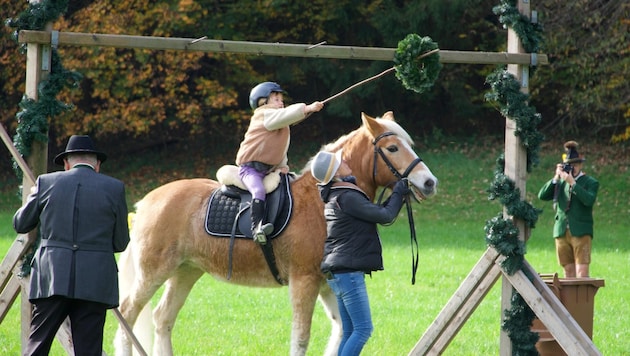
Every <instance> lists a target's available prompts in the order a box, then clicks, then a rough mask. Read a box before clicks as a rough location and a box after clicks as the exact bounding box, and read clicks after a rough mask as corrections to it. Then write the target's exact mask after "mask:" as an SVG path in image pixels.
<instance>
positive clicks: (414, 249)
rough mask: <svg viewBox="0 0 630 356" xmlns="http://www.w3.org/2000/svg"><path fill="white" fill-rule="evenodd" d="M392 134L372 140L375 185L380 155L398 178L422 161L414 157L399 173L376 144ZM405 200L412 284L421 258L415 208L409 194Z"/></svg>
mask: <svg viewBox="0 0 630 356" xmlns="http://www.w3.org/2000/svg"><path fill="white" fill-rule="evenodd" d="M392 135H396V134H395V133H393V132H391V131H387V132H384V133H382V134H380V135H378V136H377V137H376V138H375V139H374V141H372V144H373V145H374V169H373V170H372V181H373V182H374V184H375V185H376V159H377V158H378V156H379V155H380V156H381V158H382V159H383V161H384V162H385V165H387V168H389V170H390V171H391V172H392V173H393V174H394V176H395V177H396V178H397V179H398V180H401V179H403V178H407V176H408V175H409V173H411V171H412V170H413V169H414V167H415V166H417V165H418V163H420V162H422V158H420V157H418V158H416V159H414V160H413V162H411V164H409V167H407V169H405V171H404V172H403V174H400V173H398V171H397V170H396V168H394V166H393V165H392V162H391V161H390V160H389V159H388V158H387V156H385V154H384V153H383V150H381V148H380V147H378V146H376V144H377V143H378V141H380V139H382V138H383V137H387V136H392ZM383 192H385V190H383V191H382V192H381V196H380V197H379V199H378V203H379V204H380V202H381V198H382V197H383ZM403 200H404V202H405V205H406V206H407V219H408V220H409V231H410V233H411V284H416V271H417V270H418V260H419V258H418V239H417V238H416V228H415V224H414V221H413V212H412V211H413V210H412V209H411V200H410V199H409V195H405V197H404V198H403Z"/></svg>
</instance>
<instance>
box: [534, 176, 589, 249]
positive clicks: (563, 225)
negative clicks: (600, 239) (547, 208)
mask: <svg viewBox="0 0 630 356" xmlns="http://www.w3.org/2000/svg"><path fill="white" fill-rule="evenodd" d="M556 185H558V197H557V198H558V200H557V205H556V217H555V220H556V221H555V223H554V225H553V237H554V238H558V237H560V236H564V235H565V232H566V229H567V227H568V228H569V229H570V231H571V235H573V236H576V237H579V236H584V235H591V236H593V205H595V200H596V199H597V190H598V189H599V182H598V181H597V179H595V178H593V177H591V176H587V175H584V174H583V175H581V176H579V177H578V178H577V179H576V181H575V184H574V186H573V188H571V187H569V185H568V184H567V183H566V182H565V181H559V182H557V183H554V181H553V180H550V181H548V182H547V183H545V185H543V187H542V188H541V189H540V192H538V198H539V199H540V200H553V198H554V192H555V189H556Z"/></svg>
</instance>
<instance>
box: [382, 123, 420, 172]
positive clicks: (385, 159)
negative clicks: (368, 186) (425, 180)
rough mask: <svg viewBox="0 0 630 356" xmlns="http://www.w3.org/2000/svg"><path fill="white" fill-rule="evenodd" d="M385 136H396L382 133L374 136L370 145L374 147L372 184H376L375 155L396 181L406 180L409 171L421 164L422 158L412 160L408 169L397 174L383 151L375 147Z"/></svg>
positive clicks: (388, 132) (390, 133)
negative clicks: (378, 156)
mask: <svg viewBox="0 0 630 356" xmlns="http://www.w3.org/2000/svg"><path fill="white" fill-rule="evenodd" d="M387 136H396V134H395V133H393V132H391V131H387V132H383V133H382V134H380V135H378V136H376V138H375V139H374V140H373V141H372V144H373V145H374V169H373V170H372V181H373V182H374V184H376V158H377V155H380V156H381V158H382V159H383V161H385V165H386V166H387V168H389V170H390V171H391V172H392V173H393V174H394V176H395V177H396V178H398V180H401V179H403V178H407V176H408V175H409V173H411V171H412V170H413V169H414V168H415V167H416V166H417V165H418V163H420V162H422V158H420V157H418V158H416V159H414V160H413V162H411V163H410V164H409V167H407V169H405V171H404V172H403V174H400V173H398V171H397V170H396V168H394V166H393V165H392V162H391V161H390V160H389V159H388V158H387V156H385V154H384V153H383V150H382V149H381V148H380V147H378V146H376V144H377V143H378V141H380V140H381V139H382V138H384V137H387Z"/></svg>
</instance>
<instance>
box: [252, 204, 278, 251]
mask: <svg viewBox="0 0 630 356" xmlns="http://www.w3.org/2000/svg"><path fill="white" fill-rule="evenodd" d="M251 214H252V236H253V238H254V241H256V242H257V243H259V244H261V245H264V244H266V243H267V235H270V234H271V233H272V232H273V224H271V223H266V224H263V218H264V216H265V201H264V200H260V199H252V206H251Z"/></svg>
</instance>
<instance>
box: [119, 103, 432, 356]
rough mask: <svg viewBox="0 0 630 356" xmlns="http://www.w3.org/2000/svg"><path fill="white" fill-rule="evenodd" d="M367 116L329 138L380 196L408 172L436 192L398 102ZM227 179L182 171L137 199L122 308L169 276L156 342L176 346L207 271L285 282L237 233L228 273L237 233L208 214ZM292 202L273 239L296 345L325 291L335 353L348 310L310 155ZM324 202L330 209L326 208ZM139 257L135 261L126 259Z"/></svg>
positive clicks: (301, 350) (418, 185) (161, 347)
mask: <svg viewBox="0 0 630 356" xmlns="http://www.w3.org/2000/svg"><path fill="white" fill-rule="evenodd" d="M361 119H362V121H363V125H361V127H359V128H358V129H356V130H354V131H352V132H351V133H349V134H347V135H345V136H343V137H341V138H339V139H338V140H337V141H336V142H333V143H330V144H328V145H326V146H325V147H324V150H327V151H330V152H335V151H337V150H339V149H342V148H343V158H344V160H346V161H347V162H348V165H349V166H350V168H352V172H353V174H354V175H355V176H356V179H357V184H358V185H359V186H360V187H361V189H363V191H365V192H366V193H367V194H368V195H369V196H370V198H371V199H374V197H375V194H376V191H377V188H378V187H383V186H388V185H390V184H391V183H393V182H394V181H396V180H398V179H400V178H401V177H407V178H408V179H409V183H410V184H409V185H410V187H411V191H412V193H413V196H414V197H415V199H416V200H423V199H425V198H427V197H429V196H431V195H433V194H434V193H435V192H436V187H437V179H436V178H435V176H434V175H433V174H432V173H431V171H430V170H429V168H428V167H427V166H426V165H425V164H424V162H422V160H421V159H420V158H418V156H417V155H416V153H415V152H414V151H413V149H412V145H413V142H412V140H411V138H410V136H409V135H408V134H407V132H405V130H403V129H402V128H401V127H400V126H399V125H398V124H397V123H396V122H395V121H394V115H393V113H392V112H387V113H385V114H384V115H383V116H382V118H376V119H375V118H371V117H369V116H367V115H365V114H362V117H361ZM219 187H220V184H219V183H218V182H215V181H213V180H210V179H186V180H178V181H174V182H171V183H168V184H166V185H163V186H161V187H158V188H157V189H155V190H153V191H151V192H150V193H149V194H147V195H146V196H145V197H144V198H143V199H142V200H141V201H140V202H139V203H138V204H137V211H136V215H135V221H134V224H133V228H132V232H131V235H132V238H131V242H130V244H129V247H128V248H127V250H126V251H125V252H124V253H123V255H121V267H120V278H121V290H122V288H123V286H122V280H123V279H125V278H130V277H132V276H133V275H134V270H135V277H133V278H134V279H133V284H132V286H131V290H130V291H129V293H128V294H124V292H121V304H120V311H121V313H122V315H123V316H124V317H125V319H126V320H127V321H128V323H129V324H130V325H133V324H134V323H135V322H136V321H137V319H138V315H139V313H140V312H141V310H142V309H143V307H144V306H145V305H146V304H147V302H149V300H150V298H151V297H152V296H153V294H154V293H155V292H156V291H157V290H158V288H159V287H160V286H161V285H162V284H164V283H165V282H167V283H166V287H165V290H164V293H163V295H162V298H161V300H160V302H159V304H158V306H157V307H156V308H155V310H154V312H153V320H154V323H155V335H154V343H153V352H154V354H157V355H172V354H173V350H172V343H171V330H172V329H173V325H174V323H175V319H176V317H177V314H178V312H179V311H180V309H181V308H182V306H183V305H184V302H185V300H186V297H187V296H188V294H189V293H190V291H191V289H192V287H193V285H194V284H195V282H196V281H197V280H198V279H199V278H200V277H201V276H202V275H203V273H204V272H206V273H209V274H211V275H212V276H214V277H215V278H217V279H219V280H223V281H226V282H230V283H235V284H240V285H245V286H256V287H279V286H280V284H279V283H278V282H277V281H276V279H275V278H274V276H273V275H272V273H270V270H269V267H268V265H267V262H266V261H265V258H264V256H263V253H262V251H261V248H260V246H258V245H257V244H256V243H254V242H253V241H252V240H249V239H236V241H234V246H233V251H232V254H233V257H232V258H233V262H232V271H231V278H230V279H229V280H227V278H226V275H227V273H228V265H229V261H228V255H229V254H230V251H229V245H230V239H226V238H214V237H212V236H208V233H206V231H205V230H204V218H205V212H206V209H207V205H208V200H209V197H210V195H211V193H212V192H213V191H214V190H215V189H218V188H219ZM291 190H292V193H293V200H294V203H293V212H292V217H291V220H290V221H289V224H288V226H287V227H286V229H285V230H284V232H283V233H282V234H281V235H279V236H278V237H277V238H275V239H273V240H271V243H272V244H273V250H274V252H275V257H276V265H277V268H278V270H279V272H280V274H281V276H282V279H283V280H285V281H288V286H289V293H290V300H291V303H292V308H293V323H292V332H291V350H290V352H291V355H304V354H306V350H307V347H308V343H309V338H310V330H311V319H312V316H313V311H314V308H315V303H316V301H317V299H318V297H319V300H320V302H321V303H322V304H323V306H324V308H325V310H326V314H327V316H328V317H329V318H330V320H331V323H332V332H331V336H330V339H329V341H328V345H327V348H326V352H325V353H326V355H335V354H336V352H337V349H338V347H339V342H340V340H341V330H342V329H341V321H340V320H341V319H340V316H339V308H338V307H337V300H336V298H335V296H334V295H333V293H332V292H331V290H330V288H329V287H328V285H327V283H326V280H325V278H324V276H323V275H322V273H321V272H320V269H319V266H320V262H321V259H322V253H323V250H324V241H325V240H326V222H325V220H324V216H323V203H322V201H321V199H320V197H319V193H318V189H317V186H316V181H315V179H314V178H313V176H312V175H311V174H310V162H309V164H307V166H306V167H305V168H304V169H303V170H302V172H301V174H300V176H298V177H297V178H296V179H295V180H294V181H293V182H292V183H291ZM318 212H321V213H318ZM129 258H131V259H132V260H133V263H127V262H128V261H125V260H126V259H129ZM116 351H117V354H119V355H130V354H131V342H130V340H129V338H128V337H127V336H126V334H125V333H124V332H123V331H122V330H121V329H119V330H118V332H117V336H116Z"/></svg>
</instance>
